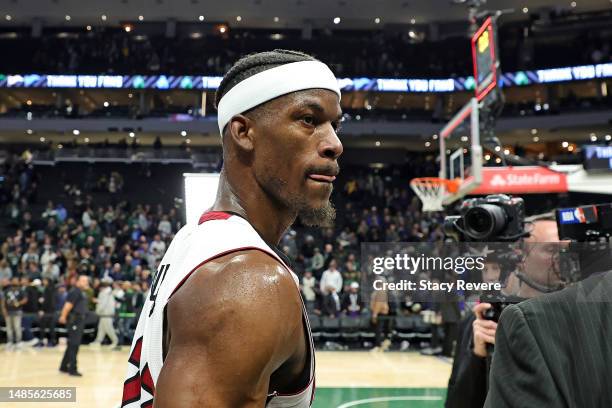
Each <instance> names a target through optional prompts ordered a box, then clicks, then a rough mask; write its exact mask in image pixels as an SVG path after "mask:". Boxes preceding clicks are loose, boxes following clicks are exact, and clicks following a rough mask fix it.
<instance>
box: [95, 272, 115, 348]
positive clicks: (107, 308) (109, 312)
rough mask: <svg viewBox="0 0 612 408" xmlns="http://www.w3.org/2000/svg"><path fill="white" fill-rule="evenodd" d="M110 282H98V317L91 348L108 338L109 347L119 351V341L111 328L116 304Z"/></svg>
mask: <svg viewBox="0 0 612 408" xmlns="http://www.w3.org/2000/svg"><path fill="white" fill-rule="evenodd" d="M111 284H112V280H110V279H108V278H105V279H102V281H100V292H99V293H98V298H97V301H96V314H97V315H98V317H99V320H98V334H97V335H96V339H95V340H94V342H93V343H92V345H93V346H99V345H100V344H102V341H104V339H105V338H106V336H108V338H109V339H110V340H111V347H113V349H116V350H121V347H120V346H119V339H118V338H117V333H116V332H115V328H114V327H113V320H114V318H115V312H116V309H117V304H116V301H115V297H114V296H113V290H112V288H111Z"/></svg>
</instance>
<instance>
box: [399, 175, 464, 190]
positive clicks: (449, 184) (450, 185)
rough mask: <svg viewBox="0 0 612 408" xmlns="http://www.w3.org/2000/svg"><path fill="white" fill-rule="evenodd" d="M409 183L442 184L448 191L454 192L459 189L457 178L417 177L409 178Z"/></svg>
mask: <svg viewBox="0 0 612 408" xmlns="http://www.w3.org/2000/svg"><path fill="white" fill-rule="evenodd" d="M410 184H411V185H422V184H428V185H444V187H445V188H446V190H447V191H448V192H449V193H453V194H454V193H456V192H457V191H458V190H459V181H458V180H447V179H443V178H439V177H417V178H413V179H412V180H410Z"/></svg>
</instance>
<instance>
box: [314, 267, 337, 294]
mask: <svg viewBox="0 0 612 408" xmlns="http://www.w3.org/2000/svg"><path fill="white" fill-rule="evenodd" d="M328 286H331V287H333V288H334V289H336V293H340V292H341V291H342V274H341V273H340V271H339V270H337V269H334V270H333V271H332V270H331V269H328V270H326V271H325V272H323V276H321V285H320V286H319V287H320V288H321V292H323V293H326V290H325V289H326V288H327V287H328Z"/></svg>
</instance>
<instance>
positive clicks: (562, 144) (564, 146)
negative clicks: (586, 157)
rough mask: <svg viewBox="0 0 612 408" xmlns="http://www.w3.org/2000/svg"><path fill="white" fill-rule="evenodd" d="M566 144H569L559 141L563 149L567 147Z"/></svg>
mask: <svg viewBox="0 0 612 408" xmlns="http://www.w3.org/2000/svg"><path fill="white" fill-rule="evenodd" d="M567 146H569V143H568V142H562V143H561V147H563V148H564V149H566V148H567Z"/></svg>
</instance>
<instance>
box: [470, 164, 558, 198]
mask: <svg viewBox="0 0 612 408" xmlns="http://www.w3.org/2000/svg"><path fill="white" fill-rule="evenodd" d="M567 191H568V190H567V177H566V175H565V174H563V173H558V172H556V171H552V170H550V169H547V168H545V167H539V166H521V167H513V166H508V167H484V168H483V169H482V184H481V185H480V186H479V187H478V188H476V189H475V190H473V191H472V192H471V193H470V194H474V195H480V194H498V193H507V194H529V193H532V194H536V193H566V192H567Z"/></svg>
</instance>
